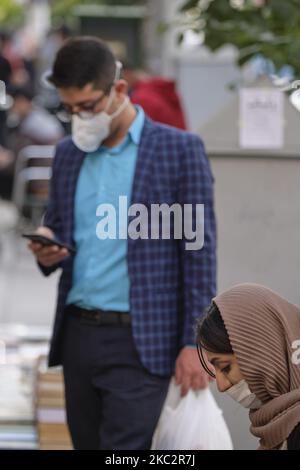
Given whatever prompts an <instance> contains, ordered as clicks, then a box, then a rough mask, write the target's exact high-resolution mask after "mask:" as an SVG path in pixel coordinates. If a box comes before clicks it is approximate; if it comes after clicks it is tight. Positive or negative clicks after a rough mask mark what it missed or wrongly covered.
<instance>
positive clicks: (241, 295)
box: [196, 284, 300, 450]
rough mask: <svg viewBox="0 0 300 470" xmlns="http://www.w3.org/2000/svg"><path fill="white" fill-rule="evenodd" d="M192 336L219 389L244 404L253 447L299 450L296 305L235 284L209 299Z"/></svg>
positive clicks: (299, 328)
mask: <svg viewBox="0 0 300 470" xmlns="http://www.w3.org/2000/svg"><path fill="white" fill-rule="evenodd" d="M196 338H197V347H198V352H199V357H200V361H201V364H202V366H203V367H204V369H205V370H206V371H207V372H208V373H209V374H210V375H213V376H215V378H216V382H217V386H218V389H219V391H220V392H227V393H228V394H229V395H230V396H231V397H232V398H233V399H235V400H236V401H238V402H239V403H240V404H241V405H243V406H245V407H246V408H249V409H250V413H249V417H250V421H251V427H250V431H251V433H252V434H253V435H254V436H256V437H258V438H259V439H260V447H259V449H261V450H271V449H274V450H275V449H278V450H279V449H280V450H300V424H299V423H300V308H299V307H297V306H295V305H293V304H291V303H290V302H288V301H287V300H285V299H283V298H282V297H280V296H279V295H278V294H276V293H275V292H273V291H271V290H270V289H268V288H266V287H263V286H260V285H257V284H241V285H237V286H235V287H233V288H231V289H229V290H227V291H226V292H224V293H222V294H220V295H218V296H217V297H215V298H214V299H213V301H212V303H211V306H210V307H209V309H208V312H207V314H206V315H205V317H204V318H203V319H201V320H200V321H199V324H198V326H197V336H196ZM207 361H209V363H210V364H212V365H213V367H214V371H215V374H213V373H212V371H211V366H210V365H209V364H208V362H207Z"/></svg>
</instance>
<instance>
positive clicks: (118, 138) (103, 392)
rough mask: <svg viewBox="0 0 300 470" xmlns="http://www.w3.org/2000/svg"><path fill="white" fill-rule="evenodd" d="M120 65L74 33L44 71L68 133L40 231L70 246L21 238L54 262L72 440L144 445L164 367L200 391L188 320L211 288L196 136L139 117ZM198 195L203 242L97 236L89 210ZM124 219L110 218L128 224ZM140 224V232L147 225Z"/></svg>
mask: <svg viewBox="0 0 300 470" xmlns="http://www.w3.org/2000/svg"><path fill="white" fill-rule="evenodd" d="M120 69H121V66H120V64H119V63H116V61H115V58H114V56H113V54H112V53H111V51H110V50H109V48H108V47H107V46H106V45H105V44H104V43H103V42H102V41H100V40H98V39H96V38H90V37H84V38H73V39H71V40H69V41H67V42H66V43H65V44H64V46H63V47H62V48H61V50H60V51H59V52H58V55H57V57H56V60H55V63H54V67H53V71H52V74H51V76H50V77H49V78H48V80H50V82H51V83H52V84H54V85H55V86H56V87H57V89H58V92H59V94H60V97H61V100H62V107H61V109H60V116H61V117H63V118H64V119H65V120H66V119H68V118H69V119H72V137H71V138H66V139H65V140H63V141H62V142H61V143H60V144H59V145H58V147H57V152H56V156H55V158H54V164H53V174H52V180H51V191H50V200H49V207H48V211H47V214H46V217H45V221H44V225H45V226H44V227H40V228H39V229H38V233H41V234H44V235H47V236H50V237H52V238H54V237H55V238H57V239H59V240H61V241H63V242H66V243H68V244H73V245H75V248H76V254H75V255H71V253H69V252H68V250H67V249H66V248H60V247H58V246H56V247H42V246H41V245H39V244H37V243H32V244H30V248H31V250H32V251H33V253H34V254H35V256H36V258H37V260H38V262H39V265H40V267H41V269H42V271H43V272H44V274H45V275H49V274H50V273H52V272H53V271H55V270H56V269H57V268H62V276H61V280H60V284H59V294H58V305H57V312H56V320H55V325H54V331H53V337H52V342H51V349H50V356H49V364H50V366H53V365H57V364H62V365H63V368H64V378H65V392H66V408H67V419H68V425H69V428H70V431H71V437H72V440H73V443H74V447H75V448H76V449H106V450H110V449H114V450H130V449H135V450H140V449H149V448H150V446H151V439H152V435H153V432H154V429H155V426H156V424H157V421H158V418H159V415H160V412H161V408H162V405H163V403H164V399H165V397H166V393H167V389H168V385H169V380H170V377H171V376H172V375H173V374H175V376H176V379H177V382H178V383H179V384H181V386H182V393H183V394H186V393H187V391H188V389H189V388H190V387H192V388H194V389H199V388H204V387H206V386H207V384H208V375H207V374H206V373H205V372H204V371H201V369H200V368H199V367H198V358H197V352H196V349H195V348H194V347H192V345H193V343H194V332H193V324H194V319H195V318H196V316H197V315H198V313H199V309H200V310H203V309H204V308H205V307H206V306H207V305H208V304H209V302H210V299H211V297H212V296H213V295H214V293H215V219H214V211H213V190H212V186H213V178H212V175H211V171H210V167H209V164H208V161H207V158H206V155H205V151H204V148H203V144H202V142H201V140H200V139H199V138H198V137H197V136H194V135H192V134H189V133H187V132H183V131H180V130H177V129H175V128H172V127H168V126H163V125H161V124H156V123H154V122H153V121H151V120H150V119H149V118H148V117H147V116H146V115H145V114H144V112H143V110H142V109H141V108H140V107H138V106H136V107H135V106H133V105H132V104H131V102H130V101H129V98H128V96H127V90H128V86H127V83H126V82H125V81H124V80H122V79H120ZM120 196H126V197H127V199H128V201H129V203H130V205H131V206H132V205H133V204H139V203H143V204H144V205H145V206H146V207H149V208H150V205H151V204H152V203H156V204H163V203H167V204H169V205H171V204H173V203H175V202H177V203H178V204H180V205H182V207H183V205H184V204H185V203H189V204H191V205H196V204H204V206H205V234H204V235H205V243H204V247H203V248H202V249H201V250H194V251H188V250H186V249H185V242H186V239H185V238H184V237H183V238H182V240H177V239H176V240H175V239H170V240H166V239H163V238H162V237H159V239H151V237H150V235H149V237H146V238H143V237H140V238H137V239H134V238H133V237H130V236H129V237H127V238H126V237H123V236H119V235H117V236H116V237H115V238H114V237H112V238H109V237H107V238H105V237H103V238H101V239H99V238H98V237H97V235H96V227H97V223H98V221H99V217H98V216H97V208H98V207H99V205H100V204H102V203H104V204H110V205H112V206H113V207H114V208H115V209H116V215H117V220H118V219H119V217H120V212H119V209H118V201H119V197H120ZM128 223H129V220H128V217H127V215H126V220H125V221H124V220H123V221H122V220H121V221H120V225H123V227H124V226H126V225H127V224H128ZM150 225H151V222H150V223H149V231H148V233H149V234H151V227H150Z"/></svg>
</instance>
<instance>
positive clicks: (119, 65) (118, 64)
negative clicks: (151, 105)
mask: <svg viewBox="0 0 300 470" xmlns="http://www.w3.org/2000/svg"><path fill="white" fill-rule="evenodd" d="M122 68H123V64H122V62H120V61H119V60H116V73H115V78H114V81H113V85H114V84H115V83H116V82H117V81H118V80H119V79H120V76H121V70H122ZM114 93H115V92H114V87H112V89H111V91H110V95H109V99H108V102H107V105H106V106H105V109H104V111H108V110H109V108H110V105H111V104H112V102H113V99H114ZM127 104H128V103H126V105H127ZM122 106H123V105H122ZM124 107H125V106H124ZM118 111H119V110H118ZM121 111H123V108H122V109H121ZM121 111H120V112H121ZM117 115H118V114H116V116H117ZM113 117H115V116H114V115H113Z"/></svg>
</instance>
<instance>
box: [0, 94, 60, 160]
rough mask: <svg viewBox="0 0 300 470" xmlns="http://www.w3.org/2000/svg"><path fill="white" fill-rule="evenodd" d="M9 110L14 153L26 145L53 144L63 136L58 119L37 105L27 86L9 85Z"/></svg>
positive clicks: (11, 141) (11, 146)
mask: <svg viewBox="0 0 300 470" xmlns="http://www.w3.org/2000/svg"><path fill="white" fill-rule="evenodd" d="M8 92H9V95H10V96H11V97H12V98H13V105H12V107H11V108H10V111H9V118H8V124H9V127H10V143H11V145H10V148H11V149H12V150H13V151H14V153H15V154H18V152H19V151H20V150H21V149H22V148H23V147H25V146H27V145H54V144H56V143H57V142H58V141H59V140H61V139H62V138H63V136H64V130H63V127H62V125H61V124H60V122H59V120H58V119H57V118H56V117H55V116H53V115H52V114H50V113H49V112H48V111H47V110H46V109H44V108H42V107H41V106H39V105H37V104H36V102H35V100H34V91H33V90H32V89H31V88H30V87H29V86H11V87H10V88H9V89H8Z"/></svg>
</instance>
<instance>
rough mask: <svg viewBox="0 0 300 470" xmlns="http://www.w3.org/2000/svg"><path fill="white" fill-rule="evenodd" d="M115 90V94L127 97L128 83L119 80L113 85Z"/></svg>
mask: <svg viewBox="0 0 300 470" xmlns="http://www.w3.org/2000/svg"><path fill="white" fill-rule="evenodd" d="M115 90H116V92H117V94H120V95H128V83H127V82H126V80H124V79H120V80H118V81H117V82H116V83H115Z"/></svg>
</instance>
